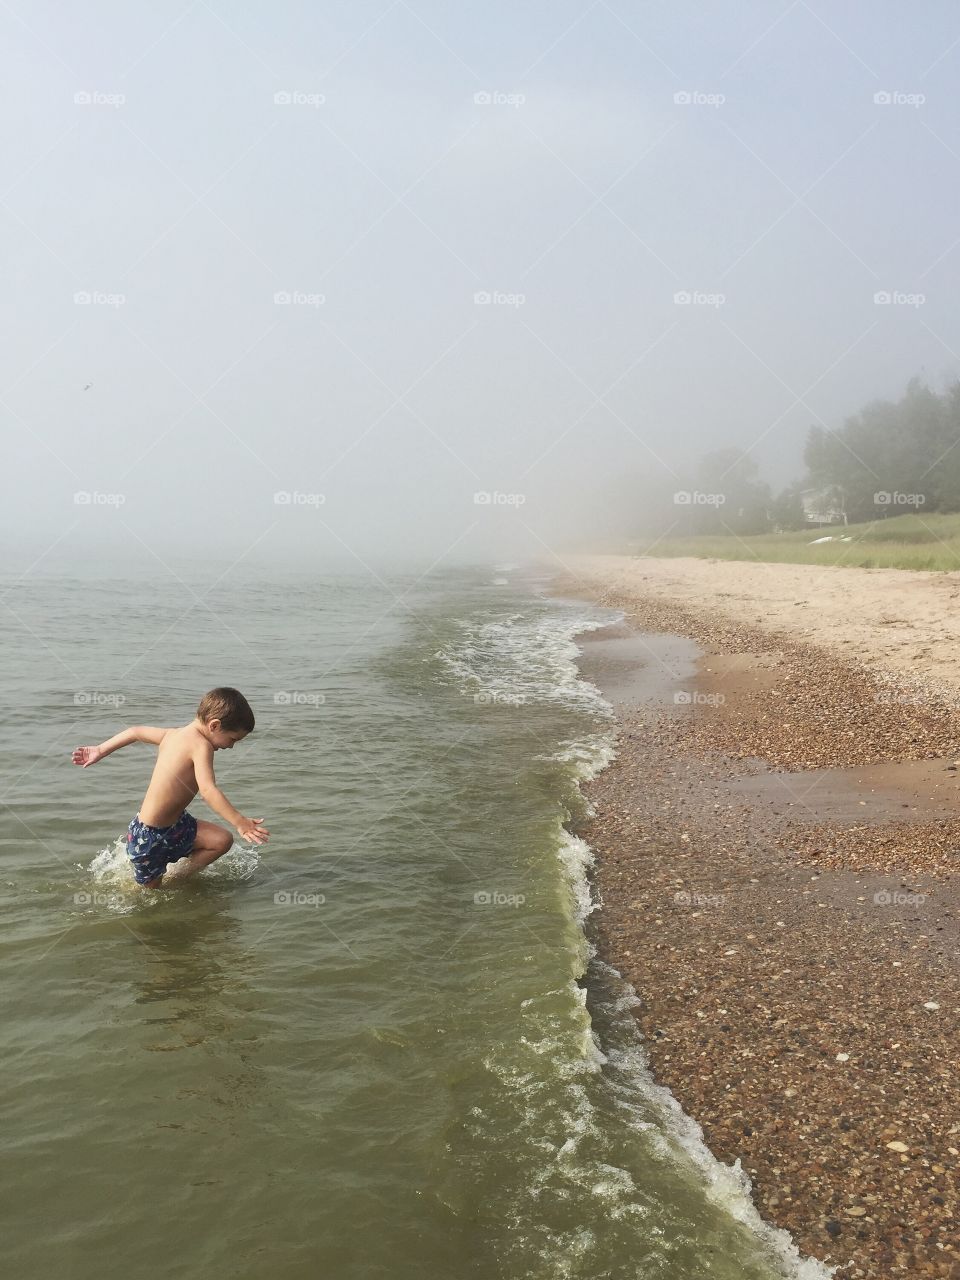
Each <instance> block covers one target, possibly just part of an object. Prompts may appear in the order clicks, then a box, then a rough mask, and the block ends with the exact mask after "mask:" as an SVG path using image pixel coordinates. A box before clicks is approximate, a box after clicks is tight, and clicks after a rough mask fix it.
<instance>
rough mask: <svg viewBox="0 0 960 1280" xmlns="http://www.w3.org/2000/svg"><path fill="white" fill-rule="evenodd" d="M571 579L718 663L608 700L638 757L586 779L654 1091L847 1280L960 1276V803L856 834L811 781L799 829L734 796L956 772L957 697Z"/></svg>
mask: <svg viewBox="0 0 960 1280" xmlns="http://www.w3.org/2000/svg"><path fill="white" fill-rule="evenodd" d="M552 589H553V590H556V591H558V592H559V593H562V594H564V595H568V596H569V595H579V596H581V597H584V596H588V597H589V598H591V599H593V600H595V601H597V602H598V603H601V604H604V605H611V606H613V607H616V608H620V609H622V610H624V612H625V613H626V614H627V618H628V623H629V625H630V627H631V628H634V629H636V631H637V632H640V633H652V632H658V633H670V634H673V635H678V636H689V637H692V638H694V639H695V640H696V641H697V642H698V643H699V644H700V645H701V646H702V647H703V650H704V654H703V657H702V658H701V661H700V668H699V672H698V675H697V677H696V679H695V681H694V682H692V684H691V683H688V684H687V685H685V686H684V687H683V688H682V689H680V690H679V693H680V695H681V696H680V697H679V698H676V693H677V692H678V690H677V689H676V688H675V690H674V695H673V696H670V697H666V698H664V699H662V700H661V702H660V703H659V705H657V704H651V703H650V702H649V701H647V702H645V703H642V704H639V703H638V704H631V703H630V702H629V700H624V701H622V702H618V700H617V698H616V697H615V696H614V695H613V694H608V696H609V697H610V698H611V700H612V701H613V702H614V706H615V710H616V712H617V733H618V738H617V752H618V754H617V758H616V759H615V760H614V761H613V763H612V764H611V765H609V766H608V767H607V768H606V769H605V770H604V771H603V772H602V773H601V774H600V775H599V776H598V777H597V778H595V779H593V780H592V781H591V782H589V783H587V784H586V785H585V787H584V791H585V794H586V796H587V798H588V800H589V801H590V803H591V805H592V816H591V817H590V818H587V819H584V820H583V821H582V823H581V824H580V825H579V826H578V834H580V835H582V836H583V837H584V838H585V839H586V840H587V841H588V842H589V843H590V845H591V846H592V847H593V849H594V851H595V854H596V867H595V872H594V879H595V889H596V892H597V894H598V896H599V898H600V900H601V902H602V906H601V908H600V910H598V911H597V912H595V913H594V914H593V916H592V917H591V920H592V921H593V929H594V931H595V935H596V942H597V944H598V948H599V950H600V953H601V955H602V956H603V958H604V959H606V960H608V961H609V962H610V963H611V964H613V965H614V966H615V967H616V968H618V969H619V970H620V971H621V973H623V975H624V976H625V977H626V978H627V979H628V980H629V981H630V982H631V983H632V984H633V985H634V987H635V988H636V990H637V992H638V995H639V996H640V998H641V1003H640V1006H639V1007H638V1010H637V1018H638V1023H639V1027H640V1030H641V1033H642V1035H643V1038H644V1041H645V1046H646V1050H647V1053H648V1057H649V1060H650V1064H651V1068H652V1070H653V1072H654V1074H655V1076H656V1078H657V1079H658V1080H659V1082H660V1083H662V1084H665V1085H666V1086H667V1087H669V1088H670V1089H671V1090H672V1092H673V1093H674V1095H675V1096H676V1097H677V1099H678V1101H679V1102H680V1104H681V1105H682V1106H683V1108H684V1110H685V1111H686V1112H687V1113H688V1114H690V1115H692V1116H693V1117H694V1118H695V1119H696V1120H697V1121H698V1122H699V1123H700V1124H701V1125H702V1127H703V1129H704V1134H705V1138H706V1141H707V1144H708V1145H709V1146H710V1148H711V1150H712V1151H713V1152H714V1154H715V1155H717V1156H718V1157H719V1158H720V1159H722V1160H725V1161H727V1162H733V1161H734V1160H739V1161H740V1162H741V1165H742V1167H743V1168H744V1169H745V1170H746V1172H747V1173H748V1175H749V1177H750V1178H751V1181H752V1183H753V1194H754V1199H755V1201H756V1203H757V1206H758V1208H759V1210H760V1212H761V1213H762V1214H763V1216H764V1217H765V1218H766V1219H767V1220H768V1221H770V1222H773V1223H775V1224H776V1225H778V1226H781V1227H784V1228H786V1229H787V1230H789V1231H790V1232H791V1233H792V1235H793V1237H794V1239H795V1241H796V1243H797V1245H798V1247H799V1248H800V1250H801V1252H803V1253H805V1254H812V1255H813V1256H815V1257H817V1258H820V1259H822V1260H823V1261H825V1262H826V1263H828V1264H829V1265H831V1266H834V1267H836V1268H837V1271H836V1276H837V1278H838V1280H861V1278H867V1280H874V1278H875V1280H893V1278H896V1280H899V1278H901V1277H919V1276H943V1277H960V1195H958V1191H960V1108H958V1105H957V1100H958V1096H960V1062H958V1047H960V1035H958V1031H957V1028H958V1018H957V1015H958V1014H960V963H958V958H960V951H958V945H957V944H958V941H960V930H958V923H957V922H958V919H960V876H957V875H956V874H955V869H956V868H957V867H960V853H957V852H955V851H956V850H960V804H958V807H957V812H958V818H957V819H956V820H954V819H952V818H947V819H940V820H937V821H932V820H930V819H929V818H928V817H924V816H923V815H922V814H921V815H918V816H917V817H916V818H915V819H912V820H904V819H903V818H902V816H900V815H899V814H893V813H886V812H880V813H879V814H871V818H870V820H869V821H867V820H864V821H858V822H853V823H851V822H838V821H836V820H832V819H831V817H830V813H829V806H826V807H825V810H824V813H823V814H820V813H819V808H820V801H819V799H818V795H817V789H816V787H814V788H813V789H812V792H810V793H809V794H808V793H804V801H803V809H804V810H805V812H804V813H803V820H802V821H801V820H797V818H796V816H792V817H791V816H789V815H786V814H784V813H774V812H772V810H771V808H770V807H769V806H764V805H762V804H759V803H757V802H755V801H753V800H751V799H750V798H749V797H748V796H746V795H733V794H731V790H730V785H729V784H730V783H731V780H738V779H743V778H750V779H753V778H755V777H757V776H758V775H764V774H765V773H772V772H773V771H776V770H790V771H803V770H814V769H846V768H849V767H851V766H862V765H865V764H870V763H871V762H884V761H888V762H891V761H892V762H896V761H916V760H931V761H938V760H941V759H942V760H944V761H947V762H948V763H947V764H945V765H944V768H947V769H949V768H950V767H951V766H950V763H949V762H950V761H951V759H952V758H953V757H956V756H958V755H960V715H958V713H957V710H956V708H955V707H953V706H952V705H951V703H950V700H949V698H948V697H942V698H941V697H940V696H939V693H938V690H937V689H936V687H935V686H933V685H931V684H929V683H928V684H926V685H920V684H919V683H918V682H917V680H916V678H914V677H905V678H904V680H903V681H902V682H898V681H897V680H896V679H895V678H894V677H891V675H890V674H889V673H886V674H883V675H880V674H878V673H876V672H870V671H867V670H865V669H863V668H861V667H858V666H857V665H856V664H854V663H852V662H845V661H843V660H842V659H841V658H838V657H837V656H836V655H831V654H828V653H826V652H824V651H823V650H821V649H817V648H814V647H811V646H809V645H805V644H803V643H802V642H798V641H797V640H796V639H795V638H791V637H788V636H785V635H783V634H777V633H774V632H765V631H763V630H762V629H759V628H757V627H756V626H753V625H746V624H744V625H740V624H739V623H737V622H736V621H735V620H732V619H731V618H729V617H720V616H717V615H716V614H715V613H711V614H709V615H707V614H698V613H697V612H696V611H694V610H691V609H689V608H686V607H678V606H675V605H672V604H671V603H670V602H668V601H664V600H663V599H662V598H656V599H654V598H646V597H639V596H629V597H628V596H624V595H622V594H620V595H617V594H614V593H611V592H609V591H604V590H602V589H601V587H600V586H599V584H595V585H594V586H593V587H592V589H590V590H588V589H586V587H585V584H584V583H583V582H582V581H574V580H560V581H558V582H555V583H554V584H553V587H552ZM602 638H603V633H592V637H591V636H585V637H584V638H583V642H582V648H583V657H582V660H581V667H582V668H583V670H584V673H585V674H586V675H587V677H588V678H590V679H591V680H593V681H594V682H595V683H597V684H599V685H600V687H601V689H603V688H604V679H603V668H602V662H599V663H598V665H597V668H596V669H595V670H594V669H592V668H591V660H592V659H591V651H592V650H593V651H596V652H599V651H600V650H601V649H602ZM675 698H676V701H675V700H674V699H675ZM799 776H800V778H801V779H802V778H803V775H802V774H800V775H799ZM797 777H798V774H797V772H792V773H791V774H790V775H789V778H790V780H791V784H794V783H795V782H796V779H797ZM761 780H762V778H761ZM958 785H960V784H958ZM855 794H856V793H855V792H854V796H855ZM947 794H949V795H950V796H952V795H953V794H954V793H953V792H948V793H947ZM958 800H960V794H958ZM853 803H856V800H855V799H854V801H853ZM902 807H903V809H904V810H906V809H907V808H908V807H909V806H908V804H907V803H906V801H905V802H904V804H903V806H902Z"/></svg>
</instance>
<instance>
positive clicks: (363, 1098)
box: [0, 566, 825, 1280]
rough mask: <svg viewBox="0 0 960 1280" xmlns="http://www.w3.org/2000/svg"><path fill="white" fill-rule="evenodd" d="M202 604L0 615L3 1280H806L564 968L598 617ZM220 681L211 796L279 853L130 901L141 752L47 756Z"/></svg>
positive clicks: (56, 607) (398, 586) (478, 589)
mask: <svg viewBox="0 0 960 1280" xmlns="http://www.w3.org/2000/svg"><path fill="white" fill-rule="evenodd" d="M214 577H215V574H214V573H210V574H208V575H207V576H206V577H205V576H204V575H203V574H202V573H201V572H199V571H197V573H196V576H195V578H192V579H186V580H185V583H181V582H177V581H172V580H171V581H170V582H169V583H168V584H166V585H164V584H160V585H158V586H156V587H155V588H153V589H152V590H151V593H150V598H149V599H145V598H144V596H143V593H142V592H141V591H140V590H139V587H138V584H136V583H134V582H131V581H127V580H124V579H122V578H106V577H104V578H102V579H90V580H88V581H85V582H83V583H77V582H71V581H67V580H63V579H57V578H52V577H51V578H41V577H37V576H31V577H29V578H27V579H25V580H24V581H22V582H20V583H18V584H16V585H12V580H8V582H7V583H5V584H4V589H6V588H10V590H9V594H8V596H7V601H8V603H9V604H10V605H11V606H13V608H14V609H15V611H16V615H17V617H18V618H19V620H20V621H19V624H16V623H14V622H11V628H10V632H9V634H8V636H7V647H8V654H7V656H8V661H7V662H6V663H5V664H4V674H3V676H2V677H0V678H2V680H3V683H4V689H3V692H4V695H5V698H6V701H7V703H8V705H9V706H10V707H11V708H12V712H13V714H12V716H11V726H10V732H9V733H8V734H7V735H5V737H6V744H5V746H4V748H3V750H2V761H0V763H2V768H3V774H4V782H3V791H4V795H3V799H4V803H5V804H6V805H7V806H8V807H7V810H6V813H7V818H8V821H7V823H6V834H5V855H6V856H5V859H4V866H5V875H4V893H3V898H2V912H3V930H2V935H0V936H2V938H3V942H2V946H3V949H4V953H5V955H4V958H5V961H6V963H5V972H6V979H7V980H6V982H5V983H4V986H3V1026H4V1029H5V1038H4V1042H5V1051H6V1052H5V1057H6V1063H7V1068H8V1069H7V1071H6V1072H5V1076H4V1079H5V1082H6V1085H7V1106H6V1112H5V1114H6V1121H7V1123H6V1134H7V1141H8V1144H9V1158H8V1160H7V1161H6V1164H5V1170H6V1184H5V1186H4V1188H3V1191H4V1194H3V1197H2V1202H3V1206H4V1212H5V1214H6V1215H7V1217H8V1226H7V1230H6V1232H5V1240H6V1245H7V1253H8V1261H9V1265H10V1266H11V1268H16V1269H17V1270H18V1271H19V1272H21V1273H23V1274H26V1275H34V1274H36V1275H41V1274H42V1275H46V1274H48V1273H53V1274H66V1275H69V1276H71V1277H74V1278H76V1280H87V1277H90V1278H91V1280H93V1277H95V1276H96V1277H98V1278H100V1280H102V1278H104V1277H105V1278H106V1280H110V1278H112V1277H113V1276H116V1277H120V1276H124V1277H126V1276H128V1275H129V1274H131V1272H132V1273H133V1274H136V1275H137V1276H138V1277H146V1278H147V1280H153V1278H154V1277H161V1276H164V1277H165V1276H168V1275H169V1276H173V1275H177V1276H179V1275H182V1274H184V1273H186V1274H203V1275H204V1276H205V1277H208V1278H213V1280H220V1278H221V1277H222V1278H223V1280H226V1277H230V1278H231V1280H237V1278H238V1277H239V1278H243V1280H246V1278H247V1277H249V1278H250V1280H253V1278H254V1277H256V1278H258V1280H259V1278H260V1277H262V1276H265V1275H269V1276H271V1277H285V1278H290V1280H300V1278H301V1277H303V1278H304V1280H307V1277H310V1278H312V1277H313V1276H315V1275H316V1273H317V1270H318V1267H320V1268H325V1269H327V1271H328V1272H329V1273H330V1274H332V1275H336V1276H337V1277H338V1278H352V1277H358V1278H359V1277H364V1278H365V1280H366V1278H368V1277H378V1276H384V1277H386V1276H390V1277H392V1278H394V1280H396V1278H400V1280H402V1278H403V1277H407V1276H409V1277H411V1280H412V1278H413V1277H415V1276H416V1277H418V1278H420V1277H428V1278H429V1277H437V1278H438V1280H439V1278H440V1277H443V1280H452V1278H455V1277H477V1278H481V1280H487V1278H488V1277H489V1278H490V1280H493V1278H494V1277H510V1278H513V1277H516V1278H517V1280H519V1278H521V1277H523V1278H529V1280H548V1278H549V1280H553V1278H554V1277H556V1278H560V1277H584V1278H586V1277H589V1278H590V1280H597V1278H598V1277H613V1278H619V1277H624V1278H626V1277H630V1278H631V1280H636V1278H646V1277H650V1278H653V1277H657V1278H661V1277H663V1278H668V1280H680V1278H681V1277H683V1278H686V1277H691V1278H692V1277H702V1276H711V1277H722V1278H727V1277H729V1278H730V1280H733V1277H737V1280H754V1278H755V1280H761V1278H767V1277H773V1276H779V1275H803V1276H806V1277H813V1276H819V1275H822V1274H825V1273H824V1272H822V1271H821V1270H820V1269H819V1268H818V1267H817V1266H816V1265H815V1264H812V1263H806V1264H803V1263H800V1262H799V1261H798V1259H797V1258H796V1254H795V1251H794V1250H793V1248H792V1245H791V1244H790V1242H789V1240H788V1239H787V1237H785V1236H784V1235H782V1234H781V1233H774V1232H771V1231H768V1230H767V1229H766V1228H764V1227H763V1225H762V1224H761V1223H760V1222H759V1219H758V1218H757V1217H756V1214H755V1213H754V1211H753V1208H752V1205H751V1203H750V1201H749V1198H748V1197H747V1195H746V1194H745V1190H744V1185H745V1184H744V1179H743V1178H742V1177H741V1176H739V1175H738V1174H737V1173H735V1172H733V1171H731V1170H728V1169H726V1167H724V1166H721V1165H719V1164H717V1163H716V1162H715V1161H713V1160H712V1158H711V1157H710V1156H709V1154H708V1153H707V1152H706V1151H705V1150H704V1148H703V1147H702V1145H701V1143H700V1141H699V1134H698V1131H697V1130H696V1128H695V1126H693V1125H692V1124H691V1123H690V1122H689V1121H688V1120H686V1118H685V1117H684V1116H683V1115H682V1113H680V1112H679V1110H678V1108H677V1107H676V1104H675V1103H674V1102H673V1100H672V1099H671V1097H670V1096H669V1095H668V1094H666V1093H665V1091H663V1090H661V1089H658V1088H657V1087H656V1086H655V1085H654V1084H653V1082H652V1081H651V1079H650V1077H649V1074H648V1072H647V1070H646V1066H645V1061H644V1057H643V1052H642V1048H641V1046H640V1044H639V1042H638V1040H637V1037H636V1033H635V1030H634V1023H633V1019H632V1016H631V1012H630V1010H631V1006H632V1003H633V1002H634V1001H635V999H636V997H635V996H634V995H633V993H632V992H631V991H630V990H629V989H628V988H626V986H625V985H624V984H623V983H622V982H621V980H620V979H619V977H618V975H617V974H616V973H615V972H614V971H613V970H611V969H609V968H607V967H606V966H604V965H603V964H602V963H601V962H600V961H599V960H598V959H597V958H596V957H595V956H593V954H592V947H591V945H590V941H589V925H590V913H591V910H592V909H593V903H592V901H591V897H590V890H589V883H588V879H587V871H588V868H589V863H590V860H591V853H590V850H589V849H588V848H587V846H586V845H584V844H583V842H582V841H581V840H579V839H577V838H576V837H575V836H572V835H571V834H570V833H569V832H568V830H567V829H566V826H565V824H567V823H569V822H570V821H571V819H575V818H576V817H577V816H578V815H582V814H583V812H584V802H583V800H582V798H581V796H580V792H579V788H578V784H579V781H581V780H582V779H583V778H586V777H589V776H591V775H592V773H593V772H594V771H595V770H597V769H599V768H600V767H602V765H603V764H604V763H605V762H606V761H607V760H609V759H610V758H611V756H612V724H611V718H610V708H609V706H608V704H607V703H606V702H605V701H604V699H603V698H602V696H601V695H600V693H599V691H598V690H597V689H596V688H594V687H593V686H592V685H591V684H589V683H587V682H585V681H583V680H581V679H580V678H579V677H578V673H577V668H576V665H575V658H576V654H577V649H576V645H575V644H574V641H573V637H574V636H575V635H576V634H578V633H580V632H582V631H584V630H585V629H589V628H596V627H599V626H601V625H604V624H606V623H609V622H610V621H611V620H614V619H616V618H617V617H618V615H617V614H616V613H615V612H614V611H612V610H608V609H600V608H597V607H595V606H592V605H588V604H581V603H578V602H576V601H555V600H550V599H548V598H546V597H545V596H544V595H543V594H542V591H541V587H542V586H543V583H542V582H541V581H539V580H537V579H535V578H534V577H533V576H532V575H531V574H527V575H526V576H525V575H524V572H523V571H521V570H519V569H518V568H517V567H516V566H499V567H494V566H487V567H479V568H476V569H472V570H469V569H458V570H451V571H448V572H446V573H443V574H440V575H437V576H434V577H432V578H430V579H429V580H428V581H415V580H414V578H413V577H412V576H411V577H410V578H407V579H403V578H400V577H393V578H390V579H388V580H386V581H383V582H379V583H372V584H371V583H369V582H365V581H363V580H360V579H350V578H317V577H313V578H308V577H301V576H298V575H295V574H289V575H286V576H284V577H283V578H282V579H278V578H277V577H276V576H274V577H273V578H271V579H270V580H267V579H265V578H264V579H258V578H255V577H249V578H248V579H246V580H244V581H243V582H238V581H237V580H236V577H235V575H232V576H231V578H230V580H229V581H221V582H220V583H219V584H217V585H215V586H214V587H213V589H212V590H208V584H209V582H210V581H211V580H212V579H213V578H214ZM198 602H199V603H198ZM218 683H229V684H235V685H236V686H238V687H239V688H241V689H243V691H244V692H245V693H246V695H247V697H248V698H249V700H250V702H251V704H252V705H253V707H254V710H255V712H256V714H257V721H258V723H257V729H256V732H255V733H254V734H253V735H252V736H251V737H250V738H248V739H247V740H246V741H244V742H243V743H241V744H240V745H239V746H237V747H236V748H235V749H234V750H233V751H231V752H229V753H220V754H219V755H218V756H217V758H216V766H217V772H218V780H219V781H220V784H221V785H222V787H223V788H224V790H225V791H226V792H227V794H228V795H229V796H230V798H231V800H232V802H233V803H234V804H236V805H238V807H240V808H241V809H242V810H243V811H245V812H247V813H255V814H258V815H259V814H263V815H265V818H266V822H267V826H268V827H269V828H270V830H271V833H272V836H271V840H270V843H269V844H268V845H267V846H265V847H263V848H261V849H259V850H258V849H253V848H235V849H234V850H233V851H232V852H231V853H230V855H228V857H226V858H224V859H222V860H221V861H220V862H218V863H217V864H215V865H214V866H213V867H211V868H210V869H209V870H208V871H206V872H204V873H202V874H201V875H200V876H198V877H197V878H196V879H194V880H193V881H191V882H190V883H188V884H185V885H181V886H178V887H176V888H170V889H166V890H160V891H159V892H147V893H143V892H140V891H137V890H136V889H135V888H134V886H133V883H132V878H131V877H130V874H129V871H128V868H127V865H126V860H125V855H124V854H123V850H122V846H121V845H120V844H118V842H117V838H118V836H119V835H120V833H121V832H122V831H123V830H124V828H125V827H126V824H127V822H128V821H129V819H130V818H131V817H132V816H133V814H134V813H135V812H136V810H137V808H138V806H139V803H140V800H141V798H142V795H143V791H144V788H145V785H146V781H147V777H148V774H149V770H150V768H151V766H152V762H153V758H154V749H153V748H151V747H149V746H146V745H143V744H137V745H134V746H132V747H130V748H127V749H125V750H124V751H122V752H120V753H117V754H115V755H112V756H110V757H108V758H107V759H106V760H104V761H102V762H101V763H100V764H98V765H96V766H93V767H92V768H90V769H86V770H80V769H76V768H74V767H73V766H71V765H70V763H69V752H70V750H71V749H72V748H73V747H75V746H77V745H79V744H80V743H92V742H98V741H102V740H103V739H105V738H106V737H108V736H110V735H111V734H112V733H114V732H116V731H117V729H119V728H121V727H123V726H124V725H126V724H130V723H148V724H161V725H169V724H182V723H185V722H186V721H188V720H189V719H190V718H191V716H192V714H193V712H194V710H195V707H196V703H197V701H198V700H199V696H200V695H201V694H202V693H203V692H204V691H205V689H206V688H208V687H210V686H212V685H214V684H218ZM191 808H192V811H193V812H195V813H196V814H197V815H198V816H201V817H208V818H212V817H213V816H214V815H211V814H209V813H208V812H207V811H206V810H205V807H204V806H203V805H202V803H200V802H197V803H196V804H195V805H193V806H191Z"/></svg>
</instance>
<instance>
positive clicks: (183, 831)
mask: <svg viewBox="0 0 960 1280" xmlns="http://www.w3.org/2000/svg"><path fill="white" fill-rule="evenodd" d="M196 838H197V820H196V818H195V817H194V816H193V814H192V813H190V812H189V811H188V810H186V809H184V811H183V813H181V815H180V817H179V818H178V819H177V820H176V822H175V823H174V824H173V826H171V827H151V826H148V825H147V823H145V822H141V821H140V815H139V813H138V814H137V816H136V817H135V818H134V820H133V821H132V822H131V823H130V826H129V827H128V828H127V855H128V857H129V858H130V861H131V862H132V863H133V874H134V876H135V877H136V881H137V884H147V883H148V881H150V880H156V878H157V876H162V875H163V873H164V871H166V869H167V866H168V865H169V864H170V863H171V862H179V861H180V859H181V858H185V857H186V856H187V854H188V853H189V852H190V850H191V849H192V848H193V844H194V841H195V840H196Z"/></svg>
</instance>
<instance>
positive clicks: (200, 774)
mask: <svg viewBox="0 0 960 1280" xmlns="http://www.w3.org/2000/svg"><path fill="white" fill-rule="evenodd" d="M193 768H194V772H195V775H196V779H197V789H198V791H199V792H200V797H201V799H202V800H204V801H205V802H206V803H207V804H208V805H209V806H210V808H211V809H212V810H213V811H214V813H218V814H219V815H220V817H221V818H223V819H224V821H225V822H229V823H230V825H231V827H233V828H234V830H235V831H236V832H237V833H238V834H239V835H240V836H242V837H243V839H244V840H251V841H252V842H253V843H254V844H266V842H267V839H268V837H269V835H270V832H269V831H268V830H267V829H266V827H264V826H262V825H261V824H262V822H263V819H262V818H245V817H244V815H243V814H242V813H241V812H240V810H239V809H235V808H234V807H233V805H232V804H231V803H230V801H229V800H228V799H227V797H226V796H225V795H224V794H223V792H222V791H221V790H220V788H219V787H218V786H217V780H216V778H215V777H214V774H213V747H211V746H210V744H209V743H208V742H202V743H199V744H198V745H197V747H196V748H195V750H194V753H193Z"/></svg>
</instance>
